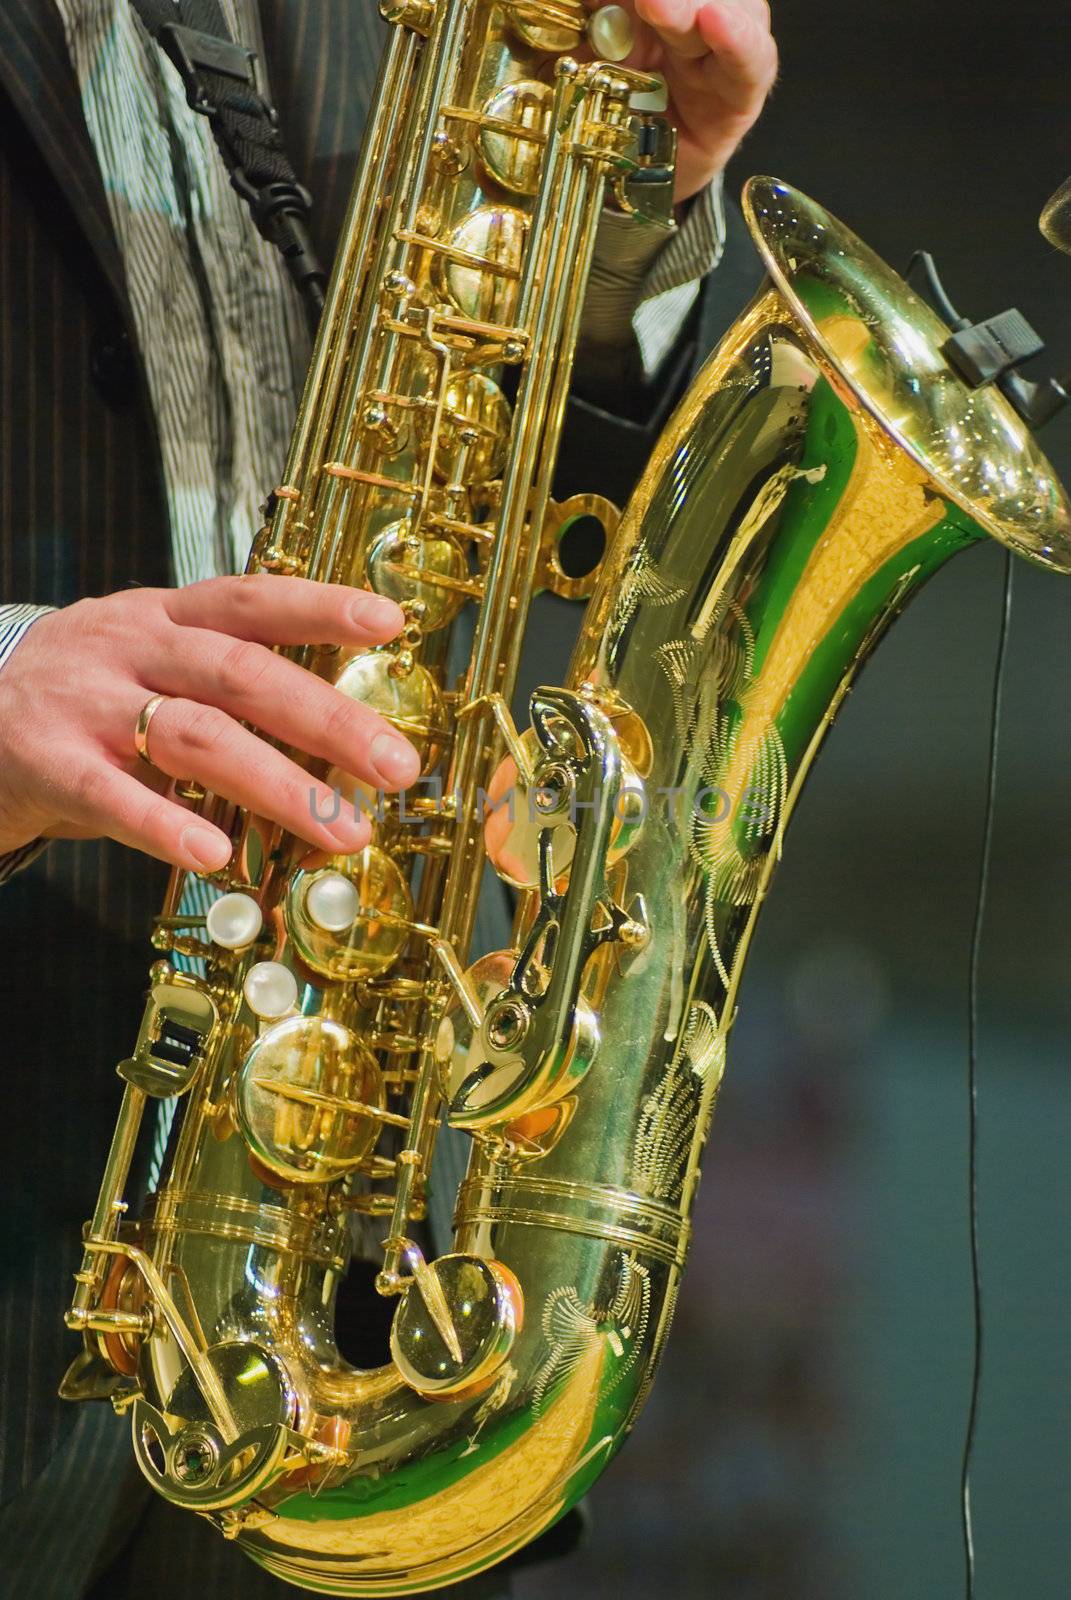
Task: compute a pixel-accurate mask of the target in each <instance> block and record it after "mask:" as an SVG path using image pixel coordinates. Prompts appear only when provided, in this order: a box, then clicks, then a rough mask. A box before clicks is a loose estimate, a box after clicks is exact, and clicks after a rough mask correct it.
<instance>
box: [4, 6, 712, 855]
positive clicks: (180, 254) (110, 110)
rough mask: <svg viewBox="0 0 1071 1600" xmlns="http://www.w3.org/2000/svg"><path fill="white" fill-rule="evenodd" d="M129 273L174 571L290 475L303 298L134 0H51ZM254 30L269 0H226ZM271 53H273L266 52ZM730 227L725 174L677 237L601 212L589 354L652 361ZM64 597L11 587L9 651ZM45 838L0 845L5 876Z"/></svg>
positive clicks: (654, 366)
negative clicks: (48, 600) (630, 351)
mask: <svg viewBox="0 0 1071 1600" xmlns="http://www.w3.org/2000/svg"><path fill="white" fill-rule="evenodd" d="M53 3H54V4H55V5H56V6H57V7H58V10H59V13H60V16H61V18H62V22H63V27H64V32H65V35H66V39H67V45H68V49H69V51H70V56H71V61H72V64H73V66H74V70H75V74H76V77H77V80H78V83H79V86H80V89H81V95H82V105H83V111H84V115H85V120H86V124H87V127H88V130H89V134H90V137H91V140H92V143H93V146H94V149H95V151H96V155H97V161H98V164H99V166H100V171H101V175H102V178H103V181H104V187H105V192H106V195H107V200H108V206H109V210H110V214H111V220H112V224H113V227H114V229H115V233H116V236H117V239H118V241H119V246H120V251H121V254H122V258H123V265H124V269H125V274H126V283H127V290H128V294H129V299H130V308H131V313H132V316H133V321H134V327H135V331H136V333H137V338H138V343H139V346H140V350H141V355H142V360H143V363H144V369H145V375H146V379H147V383H148V390H149V395H150V399H151V402H152V408H153V413H154V415H155V419H156V424H157V433H158V436H159V441H160V450H161V460H162V465H163V482H164V493H165V497H166V505H167V514H168V525H169V528H170V542H171V568H172V575H173V579H174V582H175V583H176V584H186V583H192V582H193V581H195V580H196V579H198V578H204V577H212V576H218V575H220V574H223V573H228V572H234V571H240V570H241V569H242V567H243V566H244V564H245V559H246V554H247V551H248V547H249V541H250V537H251V534H252V532H253V530H254V529H255V528H256V527H257V524H258V521H259V515H258V508H259V505H260V502H261V501H262V499H263V497H264V494H265V491H266V489H267V488H268V487H270V485H271V484H272V483H274V482H276V481H278V477H279V475H280V473H281V470H282V466H283V463H284V461H285V458H286V452H287V445H288V443H289V435H290V429H291V426H292V422H293V417H294V412H295V409H296V406H297V402H298V398H299V395H300V388H301V379H302V376H303V373H304V368H305V365H306V362H307V359H308V341H307V335H306V332H305V326H304V319H303V316H302V311H301V307H300V304H299V302H298V298H297V295H296V292H295V290H294V289H293V286H292V285H291V283H290V280H289V277H288V275H287V273H286V270H285V267H284V266H283V264H282V262H281V260H280V258H279V256H278V254H277V252H276V251H275V250H274V249H273V248H272V246H270V245H269V244H267V243H266V242H265V241H264V240H263V239H262V238H261V237H260V235H259V234H258V233H257V231H256V228H255V227H254V225H253V222H252V219H251V218H250V216H249V214H248V211H247V209H246V207H245V204H244V202H243V201H242V200H241V199H240V198H239V197H238V196H237V195H236V194H235V192H234V190H233V189H232V188H231V186H230V183H229V181H228V178H227V174H226V171H225V169H224V166H223V163H222V161H221V159H220V157H219V154H218V151H217V150H216V147H215V143H214V139H213V136H212V132H211V129H210V127H209V124H208V121H207V119H206V118H204V117H201V116H198V115H196V114H195V113H194V112H192V111H191V110H190V109H189V107H188V106H187V104H186V99H185V94H184V91H183V88H182V84H181V81H180V79H179V76H178V74H177V72H176V71H175V69H174V68H173V67H172V65H171V63H170V62H169V61H167V60H166V58H165V57H164V56H163V55H162V53H161V52H160V51H159V50H158V48H157V47H156V45H155V44H154V43H153V42H152V40H151V39H150V38H149V36H148V34H147V33H146V31H145V29H144V27H143V26H142V23H141V21H140V19H139V18H138V17H137V16H136V15H135V13H134V11H133V9H132V7H131V5H130V3H129V0H53ZM222 6H223V10H224V13H225V15H226V19H227V22H228V25H229V26H230V28H231V30H232V33H233V35H234V36H235V37H236V38H240V39H243V40H245V41H247V42H250V43H252V44H256V43H257V41H258V39H259V26H258V20H257V16H256V7H255V0H222ZM261 59H263V57H262V56H261ZM723 239H724V216H723V212H722V200H721V184H720V181H718V182H716V183H715V184H713V185H711V187H710V188H709V189H707V190H705V191H704V192H703V193H702V194H701V195H700V196H699V197H698V198H697V200H696V201H695V202H694V203H693V205H692V207H691V209H690V211H689V214H688V217H687V219H686V221H685V223H684V225H683V226H682V227H681V228H679V229H678V230H677V231H676V232H675V233H674V234H673V235H671V236H670V237H669V239H668V241H667V240H666V239H665V237H664V236H663V235H662V234H661V233H659V232H658V231H657V230H654V229H648V228H640V227H637V226H636V225H635V224H633V223H632V222H631V221H630V220H629V219H628V218H626V217H623V216H620V215H616V214H613V213H610V212H607V213H605V214H604V218H603V224H602V227H601V228H600V232H599V238H598V242H597V246H596V254H595V262H594V266H593V270H592V277H591V287H590V290H589V294H588V299H587V302H586V306H585V317H584V333H583V338H582V342H581V347H580V352H579V358H578V366H579V367H580V368H581V369H582V368H583V365H584V363H585V362H587V363H588V364H589V366H590V368H591V370H593V371H600V370H602V368H603V367H604V366H605V361H606V355H607V352H613V351H616V352H619V353H620V352H621V351H622V350H623V349H625V348H627V347H629V346H630V345H634V348H635V349H636V350H637V352H638V356H639V364H640V368H641V370H642V372H643V374H644V375H646V376H648V377H653V376H654V375H655V374H656V373H657V370H658V368H659V366H660V365H661V363H662V361H663V360H664V359H665V357H666V356H667V354H668V353H669V351H670V350H671V349H672V347H673V345H674V343H675V342H676V340H677V338H678V336H679V334H680V330H681V327H682V326H683V323H684V319H685V317H686V316H687V313H688V311H689V309H690V308H691V306H692V304H693V303H694V301H695V299H696V296H697V295H698V293H699V280H700V278H701V277H702V276H703V275H704V274H705V273H707V272H709V271H710V270H711V269H712V268H713V267H714V266H715V265H716V264H717V261H718V259H719V256H720V252H721V248H722V243H723ZM49 609H50V608H49V607H43V606H37V605H34V604H32V603H31V602H30V600H29V598H27V599H26V600H25V601H18V602H15V603H11V604H6V605H0V668H2V667H3V664H4V662H5V661H6V660H7V659H8V657H9V656H10V654H11V652H12V651H13V650H14V649H15V648H16V646H17V645H18V643H19V641H20V639H22V638H23V636H24V635H25V633H26V631H27V629H28V628H30V627H31V626H32V625H33V623H34V622H35V621H36V620H37V619H38V618H39V617H40V616H42V615H44V614H45V612H47V611H48V610H49ZM38 848H39V846H38V845H36V844H34V845H28V846H26V847H24V848H23V849H21V850H19V851H16V852H13V853H12V854H11V855H9V856H7V857H0V882H2V881H3V879H4V878H5V877H7V876H9V875H10V873H11V872H12V871H14V870H15V869H16V868H17V867H19V866H22V865H24V864H25V862H26V861H27V860H29V859H30V858H31V857H32V856H33V855H34V854H36V852H37V850H38Z"/></svg>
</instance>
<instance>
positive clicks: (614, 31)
mask: <svg viewBox="0 0 1071 1600" xmlns="http://www.w3.org/2000/svg"><path fill="white" fill-rule="evenodd" d="M588 40H589V42H590V44H591V48H592V49H593V50H594V52H595V54H596V55H597V56H600V57H601V58H602V60H604V61H624V59H625V57H626V56H627V55H629V54H630V52H631V50H632V47H633V45H634V44H635V43H636V30H635V28H634V27H633V23H632V18H631V16H630V15H629V13H628V12H627V11H626V10H625V8H624V6H602V7H601V8H600V9H599V10H598V11H596V12H595V13H594V15H593V16H592V18H591V21H590V22H589V23H588Z"/></svg>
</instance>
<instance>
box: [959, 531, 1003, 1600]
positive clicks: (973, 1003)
mask: <svg viewBox="0 0 1071 1600" xmlns="http://www.w3.org/2000/svg"><path fill="white" fill-rule="evenodd" d="M1013 570H1014V569H1013V562H1012V555H1011V551H1010V550H1006V551H1005V552H1004V592H1003V601H1002V607H1001V617H1000V634H999V637H998V640H997V654H996V662H995V664H994V668H993V698H992V710H991V714H990V728H989V773H988V778H987V782H986V800H985V820H984V822H983V825H982V859H981V867H980V870H979V874H978V898H977V901H976V904H975V911H974V930H973V933H972V935H971V956H970V978H969V982H968V988H967V993H968V1000H967V1098H968V1107H967V1152H968V1153H967V1194H968V1206H969V1213H970V1251H971V1295H972V1312H973V1361H972V1368H971V1398H970V1408H969V1410H968V1413H967V1430H966V1434H965V1436H964V1441H963V1467H962V1471H961V1474H960V1509H961V1513H962V1520H963V1557H964V1565H965V1577H966V1587H965V1593H966V1600H974V1576H975V1559H974V1524H973V1520H972V1517H971V1467H972V1464H973V1459H974V1445H975V1438H976V1435H977V1431H978V1411H979V1403H980V1400H981V1393H982V1371H983V1358H984V1354H985V1345H984V1333H985V1324H984V1320H983V1316H982V1311H983V1306H982V1263H981V1242H980V1230H979V1225H978V989H979V981H978V978H979V967H980V965H981V955H982V934H983V931H984V928H985V914H986V904H987V901H988V899H989V868H990V863H991V861H992V857H993V820H994V815H995V812H996V799H997V758H998V756H999V754H1000V718H1001V709H1002V706H1003V701H1004V664H1005V660H1006V657H1007V653H1008V635H1009V632H1010V623H1011V608H1012V577H1013Z"/></svg>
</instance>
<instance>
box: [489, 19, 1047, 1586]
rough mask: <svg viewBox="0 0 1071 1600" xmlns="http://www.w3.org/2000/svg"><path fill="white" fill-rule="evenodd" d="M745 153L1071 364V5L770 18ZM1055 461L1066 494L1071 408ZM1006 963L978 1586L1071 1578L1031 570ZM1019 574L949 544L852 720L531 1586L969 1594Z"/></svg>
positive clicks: (1016, 709) (862, 692)
mask: <svg viewBox="0 0 1071 1600" xmlns="http://www.w3.org/2000/svg"><path fill="white" fill-rule="evenodd" d="M774 15H775V21H776V24H777V30H778V34H779V38H780V42H781V48H782V75H781V82H780V86H779V88H778V90H777V93H776V96H775V98H774V100H773V102H772V104H771V105H770V107H769V109H768V111H767V114H766V116H765V117H764V119H763V122H762V124H761V125H760V127H759V128H758V129H757V130H756V131H755V133H753V134H752V136H751V138H750V139H749V140H748V141H747V144H746V146H745V148H744V150H743V152H742V154H741V156H740V158H739V159H738V160H737V162H736V163H735V169H734V172H733V174H732V177H733V187H734V189H738V188H739V185H740V183H741V182H742V181H743V179H744V178H745V177H746V176H747V175H748V174H749V173H750V172H756V171H765V172H768V173H773V174H775V175H777V176H779V177H782V178H785V179H786V180H788V181H789V182H791V183H794V184H796V185H798V186H799V187H801V188H803V189H804V190H807V191H808V192H810V193H812V194H814V195H815V197H816V198H818V199H820V200H821V201H822V202H823V203H824V204H826V205H828V206H829V208H830V209H831V210H832V211H833V212H834V213H836V214H838V215H840V216H841V217H842V218H843V220H844V221H846V222H848V223H849V224H850V225H852V226H853V227H854V228H855V229H856V230H857V231H858V232H859V233H861V234H862V235H863V237H864V238H865V239H867V240H868V242H869V243H870V244H872V245H873V246H874V247H875V248H876V249H877V250H878V251H879V252H880V253H881V254H883V255H884V256H885V257H886V258H887V259H888V260H890V261H891V262H892V263H893V264H894V265H896V266H897V267H899V268H900V269H901V270H902V269H903V268H904V267H905V266H906V264H907V261H908V258H909V257H910V255H911V253H912V251H913V250H914V249H916V248H917V247H920V246H924V247H927V248H929V249H931V250H932V251H934V253H935V254H936V256H937V258H938V260H939V263H940V265H941V268H942V271H943V273H944V277H945V280H946V283H947V286H948V288H949V290H950V291H951V293H952V294H953V297H954V298H956V299H957V300H958V301H959V302H960V304H961V308H962V309H963V310H964V311H966V312H969V313H971V314H973V315H976V316H979V317H981V316H983V315H988V314H990V313H993V312H996V311H999V310H1003V309H1005V308H1006V307H1007V306H1009V305H1012V304H1016V305H1018V306H1019V307H1020V308H1021V309H1022V310H1023V311H1024V312H1025V313H1026V314H1027V316H1029V317H1030V318H1031V320H1032V321H1033V322H1034V323H1035V324H1036V326H1037V327H1038V328H1039V330H1040V331H1042V332H1043V333H1044V334H1045V335H1046V336H1047V337H1048V338H1049V340H1050V357H1049V358H1043V363H1042V365H1043V364H1044V361H1045V360H1046V359H1051V360H1052V362H1053V364H1054V365H1055V366H1057V367H1060V368H1064V369H1066V368H1067V367H1069V366H1071V317H1069V315H1068V313H1069V311H1071V259H1068V258H1064V257H1061V256H1059V255H1058V254H1057V253H1056V252H1055V251H1053V250H1052V249H1051V248H1050V247H1049V246H1048V245H1046V244H1045V243H1044V241H1043V240H1042V239H1041V237H1040V235H1039V234H1038V231H1037V217H1038V213H1039V211H1040V209H1041V206H1042V204H1043V203H1044V201H1045V200H1046V199H1047V198H1048V196H1049V195H1050V193H1051V192H1052V191H1053V190H1054V189H1056V188H1057V187H1058V185H1059V184H1060V183H1061V182H1062V181H1063V179H1065V178H1066V177H1067V176H1068V174H1069V173H1071V23H1069V22H1068V19H1067V14H1066V12H1065V11H1064V10H1063V8H1061V7H1058V6H1054V5H1051V4H1045V5H1043V4H1041V3H1040V0H1016V3H1015V4H1010V5H1009V4H1004V5H998V4H996V3H995V0H970V3H968V0H942V4H940V5H933V4H927V3H924V0H901V3H899V4H892V3H889V0H854V3H853V4H851V5H848V4H845V3H844V0H838V3H836V4H834V5H828V4H827V5H824V6H819V5H806V4H803V3H802V0H792V3H786V4H780V5H779V4H778V3H777V0H774ZM1046 442H1047V445H1048V448H1049V450H1050V453H1051V455H1052V457H1053V459H1054V461H1055V462H1056V464H1057V465H1058V466H1059V467H1060V469H1061V471H1062V472H1063V474H1064V475H1065V477H1066V478H1067V479H1068V480H1069V481H1071V413H1068V414H1067V415H1065V417H1064V418H1062V419H1059V420H1058V421H1057V422H1056V423H1055V424H1054V425H1053V426H1052V428H1051V429H1050V430H1049V434H1048V436H1047V441H1046ZM1015 581H1016V592H1015V606H1014V613H1013V621H1012V635H1011V645H1010V656H1009V663H1008V674H1007V695H1006V705H1005V720H1004V731H1003V752H1002V758H1001V765H1000V786H999V803H998V813H997V827H996V839H995V853H994V869H993V884H992V895H991V903H990V912H989V920H988V925H987V930H986V940H985V952H984V962H983V999H982V1017H981V1022H982V1046H981V1082H980V1099H981V1127H982V1148H981V1220H982V1229H983V1249H984V1269H985V1283H986V1292H987V1334H988V1349H987V1363H988V1368H987V1376H986V1385H985V1393H984V1403H983V1411H982V1420H981V1430H980V1436H979V1445H978V1453H977V1466H976V1473H975V1490H974V1502H975V1516H976V1544H977V1548H978V1557H979V1578H978V1586H977V1594H978V1600H1008V1597H1010V1596H1020V1595H1021V1596H1023V1597H1029V1600H1056V1597H1058V1596H1059V1597H1061V1600H1062V1597H1063V1596H1065V1595H1066V1594H1067V1593H1068V1591H1069V1579H1071V1491H1069V1487H1068V1485H1069V1471H1068V1468H1069V1457H1071V1448H1069V1437H1071V1426H1069V1425H1071V1416H1069V1410H1068V1400H1067V1397H1068V1394H1069V1392H1071V1385H1069V1379H1071V1373H1069V1371H1068V1366H1069V1360H1068V1356H1069V1351H1071V1294H1069V1291H1068V1282H1069V1267H1071V1260H1069V1249H1068V1242H1067V1239H1068V1196H1069V1189H1068V1178H1067V1164H1068V1158H1067V1150H1068V1137H1067V1136H1068V1131H1069V1130H1068V1117H1067V1107H1068V1099H1069V1096H1068V1073H1067V1065H1068V1048H1067V1039H1068V1029H1069V1024H1071V993H1069V988H1068V984H1067V981H1066V973H1067V969H1068V966H1069V963H1071V918H1069V917H1068V914H1067V906H1068V898H1069V895H1068V891H1069V889H1071V859H1069V852H1068V849H1067V844H1066V839H1067V833H1068V827H1069V818H1071V739H1069V732H1071V583H1069V582H1068V580H1066V579H1058V578H1054V577H1051V576H1049V575H1047V574H1043V573H1040V572H1035V571H1034V570H1033V569H1028V568H1027V567H1026V566H1025V565H1023V564H1020V565H1019V566H1018V568H1017V571H1016V580H1015ZM1001 582H1002V572H1001V555H1000V553H999V551H998V550H997V549H996V548H979V549H977V550H975V551H972V552H970V553H968V554H966V555H962V556H959V557H957V558H956V559H955V560H954V561H953V562H952V563H951V564H950V565H949V566H947V567H946V568H944V570H943V571H942V572H941V573H940V574H939V576H938V577H937V578H936V579H935V580H934V582H933V583H932V585H931V586H930V587H929V589H928V590H926V591H925V592H924V593H923V595H922V596H921V598H920V599H918V600H917V601H916V602H915V604H914V606H913V608H912V609H911V610H910V611H909V613H908V614H907V615H906V616H905V617H904V618H903V619H902V620H901V621H900V622H899V623H898V624H897V626H896V628H895V629H894V630H893V632H892V634H891V635H890V637H889V638H888V639H887V640H886V641H885V642H884V643H883V644H882V646H881V648H880V649H879V650H878V652H877V655H876V657H875V659H874V661H873V662H872V663H871V665H870V666H869V667H868V668H867V670H866V672H865V673H864V675H863V678H862V680H861V682H860V685H859V687H858V689H857V690H856V691H855V693H854V694H853V695H852V696H851V698H850V701H849V703H848V704H847V705H846V707H845V709H844V710H843V712H842V713H841V716H840V718H839V719H838V723H837V726H836V728H835V730H834V732H833V734H832V736H831V738H830V741H829V744H828V747H827V749H826V751H825V753H824V755H823V756H822V758H821V759H820V760H819V763H818V766H817V769H816V771H815V774H814V776H813V778H812V780H811V782H810V784H809V787H808V789H807V792H806V794H805V796H804V798H803V801H802V803H801V806H800V808H799V811H798V814H797V817H796V820H795V822H794V824H793V827H792V829H791V831H790V833H789V838H788V847H787V851H786V859H785V862H784V864H783V866H782V867H781V869H780V876H779V880H778V881H777V882H776V883H775V887H774V890H773V893H772V896H771V903H770V905H769V907H768V909H767V911H766V913H765V921H764V922H763V923H762V924H760V936H759V938H758V941H757V944H756V947H755V949H754V951H753V954H752V956H751V958H750V970H749V973H748V976H747V980H746V982H745V984H744V989H743V996H742V1001H741V1011H740V1019H739V1021H738V1023H737V1026H736V1030H735V1032H734V1035H733V1039H732V1048H731V1052H730V1068H729V1073H728V1078H727V1083H726V1087H725V1090H724V1092H723V1095H722V1099H721V1104H720V1107H719V1111H718V1116H717V1119H716V1122H715V1129H714V1134H713V1137H712V1141H711V1148H710V1152H709V1155H708V1158H707V1161H706V1163H705V1176H704V1183H703V1190H702V1193H701V1196H700V1202H699V1206H698V1213H697V1216H696V1218H695V1222H696V1244H695V1248H694V1252H693V1256H692V1261H691V1267H690V1270H689V1274H688V1278H687V1281H686V1285H685V1290H684V1293H683V1294H682V1297H681V1302H680V1310H679V1312H678V1315H677V1322H676V1327H675V1330H674V1333H673V1337H672V1339H671V1341H670V1344H669V1349H668V1352H667V1354H666V1357H665V1360H664V1365H663V1372H662V1375H661V1379H660V1382H659V1383H658V1384H657V1385H656V1387H655V1390H654V1393H653V1397H652V1399H651V1401H650V1403H649V1406H648V1408H647V1411H646V1413H645V1414H644V1416H643V1418H642V1419H641V1422H640V1424H639V1426H638V1427H637V1429H636V1432H635V1435H634V1437H633V1439H632V1440H631V1442H630V1443H629V1445H628V1446H627V1447H626V1449H625V1451H624V1453H623V1454H622V1455H621V1456H620V1457H619V1458H618V1460H617V1462H616V1463H615V1464H614V1465H613V1466H612V1467H611V1468H610V1470H609V1471H608V1472H607V1474H606V1476H605V1478H604V1479H603V1481H602V1483H601V1485H600V1486H599V1488H598V1489H597V1490H596V1492H595V1493H594V1494H593V1495H592V1497H591V1501H592V1508H593V1512H594V1525H593V1529H592V1533H591V1536H590V1539H589V1542H588V1545H587V1547H586V1549H585V1550H584V1551H582V1552H581V1553H580V1554H578V1555H575V1556H573V1557H571V1558H570V1559H569V1560H568V1561H566V1562H564V1563H560V1564H557V1565H555V1566H553V1567H551V1566H546V1567H542V1568H534V1569H531V1570H530V1571H529V1572H527V1573H526V1574H524V1575H523V1576H522V1577H520V1578H519V1580H518V1588H519V1591H520V1595H521V1600H542V1597H543V1596H545V1595H547V1594H550V1593H553V1595H554V1596H555V1597H556V1600H558V1597H563V1596H567V1597H572V1596H574V1595H575V1596H577V1597H580V1596H585V1597H591V1600H602V1597H606V1600H610V1597H613V1600H641V1597H642V1600H648V1597H651V1596H654V1595H661V1594H663V1593H664V1594H668V1595H675V1596H680V1597H682V1600H685V1597H693V1596H694V1597H699V1596H702V1597H704V1600H819V1597H820V1600H931V1597H940V1600H944V1597H952V1596H957V1595H959V1594H961V1593H962V1588H963V1580H962V1562H961V1554H960V1535H959V1523H958V1471H959V1455H960V1449H961V1443H962V1436H963V1427H964V1419H965V1415H966V1408H967V1399H968V1385H969V1360H970V1342H969V1341H970V1316H969V1310H970V1281H969V1274H968V1255H967V1203H966V1192H967V1190H966V1170H967V1169H966V1091H965V1069H966V976H967V957H968V943H969V937H970V924H971V918H972V912H973V900H974V895H975V890H976V883H977V875H978V868H979V852H980V832H981V820H982V803H983V796H984V785H985V774H986V746H987V738H988V726H989V698H990V689H991V673H992V662H993V654H994V647H995V643H996V637H997V626H998V618H999V609H1000V600H1001Z"/></svg>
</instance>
